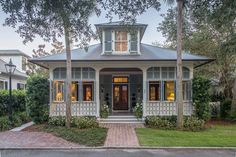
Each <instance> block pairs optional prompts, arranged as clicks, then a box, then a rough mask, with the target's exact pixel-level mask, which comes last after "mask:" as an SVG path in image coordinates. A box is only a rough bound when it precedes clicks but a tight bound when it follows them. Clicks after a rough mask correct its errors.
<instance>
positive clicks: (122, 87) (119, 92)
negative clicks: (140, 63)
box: [113, 84, 129, 110]
mask: <svg viewBox="0 0 236 157" xmlns="http://www.w3.org/2000/svg"><path fill="white" fill-rule="evenodd" d="M128 109H129V108H128V84H114V85H113V110H128Z"/></svg>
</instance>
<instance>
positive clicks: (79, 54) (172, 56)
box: [29, 44, 213, 66]
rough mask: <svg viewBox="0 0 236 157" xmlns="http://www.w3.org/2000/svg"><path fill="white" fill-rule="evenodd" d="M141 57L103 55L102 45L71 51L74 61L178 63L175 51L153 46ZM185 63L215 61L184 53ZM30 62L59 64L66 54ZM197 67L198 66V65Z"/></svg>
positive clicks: (143, 50)
mask: <svg viewBox="0 0 236 157" xmlns="http://www.w3.org/2000/svg"><path fill="white" fill-rule="evenodd" d="M140 50H141V55H137V54H136V55H114V54H112V55H101V53H102V45H101V44H96V45H91V46H89V48H88V51H87V52H86V51H85V50H84V49H73V50H72V51H71V60H72V61H83V62H84V61H176V60H177V53H176V51H175V50H171V49H166V48H160V47H156V46H152V45H147V44H141V46H140ZM182 58H183V61H194V62H199V61H200V62H201V63H200V62H199V63H198V64H203V63H205V62H210V61H213V59H209V58H207V57H205V56H199V55H193V54H190V53H183V55H182ZM29 61H31V62H33V63H39V65H40V62H41V63H43V62H58V61H66V53H65V52H64V53H60V54H54V55H50V56H45V57H40V58H33V59H30V60H29ZM196 66H197V65H196Z"/></svg>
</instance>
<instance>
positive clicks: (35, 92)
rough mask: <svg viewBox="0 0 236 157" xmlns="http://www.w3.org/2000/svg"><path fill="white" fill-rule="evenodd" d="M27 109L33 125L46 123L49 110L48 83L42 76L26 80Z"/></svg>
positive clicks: (34, 76)
mask: <svg viewBox="0 0 236 157" xmlns="http://www.w3.org/2000/svg"><path fill="white" fill-rule="evenodd" d="M26 94H27V100H26V103H27V109H28V111H29V116H30V117H31V118H32V120H33V121H34V122H35V123H42V122H44V121H47V120H48V119H47V117H48V115H45V114H48V110H49V105H48V103H49V82H48V79H47V78H46V77H44V76H39V75H33V76H31V77H29V78H28V80H27V88H26Z"/></svg>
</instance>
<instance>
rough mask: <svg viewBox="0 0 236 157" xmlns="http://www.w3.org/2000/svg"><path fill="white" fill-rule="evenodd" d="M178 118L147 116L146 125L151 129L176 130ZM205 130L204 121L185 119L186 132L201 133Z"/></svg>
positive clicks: (191, 118)
mask: <svg viewBox="0 0 236 157" xmlns="http://www.w3.org/2000/svg"><path fill="white" fill-rule="evenodd" d="M176 121H177V117H176V116H147V117H146V118H145V125H146V126H147V127H150V128H158V129H167V130H172V129H176ZM203 129H204V120H201V119H199V118H197V117H193V116H188V117H184V128H183V130H186V131H200V130H203Z"/></svg>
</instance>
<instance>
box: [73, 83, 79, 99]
mask: <svg viewBox="0 0 236 157" xmlns="http://www.w3.org/2000/svg"><path fill="white" fill-rule="evenodd" d="M78 89H79V82H78V81H72V84H71V101H79V95H78V94H79V92H78Z"/></svg>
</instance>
